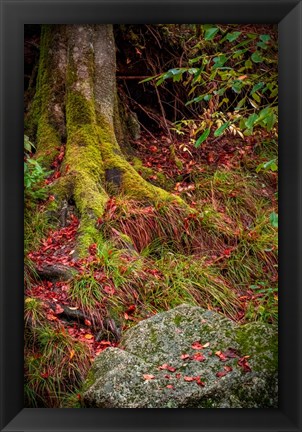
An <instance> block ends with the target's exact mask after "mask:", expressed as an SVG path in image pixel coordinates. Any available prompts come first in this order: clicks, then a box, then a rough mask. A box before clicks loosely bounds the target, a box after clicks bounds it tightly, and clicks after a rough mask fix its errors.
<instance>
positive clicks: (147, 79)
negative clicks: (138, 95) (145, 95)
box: [139, 75, 156, 84]
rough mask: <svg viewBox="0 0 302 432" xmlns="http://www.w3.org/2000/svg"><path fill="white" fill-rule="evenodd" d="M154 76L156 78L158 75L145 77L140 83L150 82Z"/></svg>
mask: <svg viewBox="0 0 302 432" xmlns="http://www.w3.org/2000/svg"><path fill="white" fill-rule="evenodd" d="M154 78H156V75H155V76H152V77H148V78H145V79H143V80H142V81H139V84H142V83H145V82H148V81H152V80H153V79H154Z"/></svg>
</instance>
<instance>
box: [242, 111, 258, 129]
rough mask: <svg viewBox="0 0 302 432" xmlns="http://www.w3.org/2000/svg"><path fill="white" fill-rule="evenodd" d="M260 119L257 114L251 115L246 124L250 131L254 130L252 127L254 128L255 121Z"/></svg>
mask: <svg viewBox="0 0 302 432" xmlns="http://www.w3.org/2000/svg"><path fill="white" fill-rule="evenodd" d="M257 119H258V115H257V114H256V113H254V114H251V115H250V116H249V118H248V119H247V121H246V122H245V126H246V127H247V128H248V129H252V127H253V126H254V123H255V121H256V120H257Z"/></svg>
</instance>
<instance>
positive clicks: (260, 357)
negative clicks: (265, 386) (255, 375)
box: [236, 322, 278, 372]
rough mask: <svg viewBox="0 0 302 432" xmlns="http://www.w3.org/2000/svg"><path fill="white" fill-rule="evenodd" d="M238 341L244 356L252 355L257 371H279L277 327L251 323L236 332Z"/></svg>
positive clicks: (254, 368)
mask: <svg viewBox="0 0 302 432" xmlns="http://www.w3.org/2000/svg"><path fill="white" fill-rule="evenodd" d="M236 333H237V334H236V339H237V342H238V344H239V345H240V351H241V352H242V354H243V355H250V356H251V362H253V363H252V368H253V370H255V371H259V372H261V371H272V372H273V371H277V369H278V334H277V329H276V327H275V326H273V325H270V324H264V323H256V322H254V323H249V324H246V325H244V326H240V327H239V328H238V329H237V330H236Z"/></svg>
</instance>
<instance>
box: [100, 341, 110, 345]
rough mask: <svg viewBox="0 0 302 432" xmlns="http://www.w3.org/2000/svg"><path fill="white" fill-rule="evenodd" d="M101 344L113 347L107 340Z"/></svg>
mask: <svg viewBox="0 0 302 432" xmlns="http://www.w3.org/2000/svg"><path fill="white" fill-rule="evenodd" d="M99 343H100V345H108V346H111V345H112V344H111V342H109V341H105V340H102V341H100V342H99Z"/></svg>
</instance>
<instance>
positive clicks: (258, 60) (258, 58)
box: [251, 51, 263, 63]
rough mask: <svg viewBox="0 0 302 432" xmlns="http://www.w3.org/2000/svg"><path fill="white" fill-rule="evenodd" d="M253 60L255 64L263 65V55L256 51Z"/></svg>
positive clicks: (252, 56)
mask: <svg viewBox="0 0 302 432" xmlns="http://www.w3.org/2000/svg"><path fill="white" fill-rule="evenodd" d="M251 59H252V60H253V62H254V63H261V62H263V58H262V57H261V54H260V53H259V51H255V52H254V53H253V54H252V55H251Z"/></svg>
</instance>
